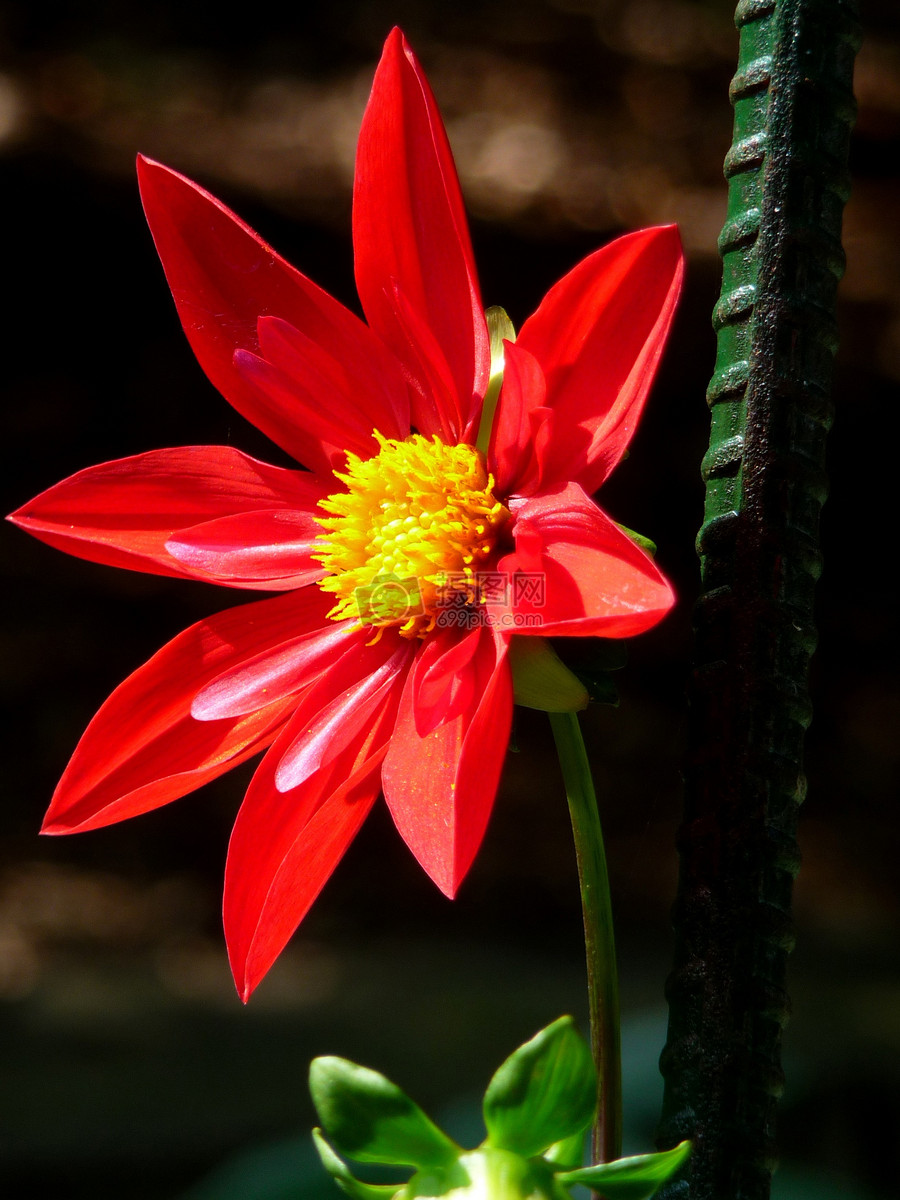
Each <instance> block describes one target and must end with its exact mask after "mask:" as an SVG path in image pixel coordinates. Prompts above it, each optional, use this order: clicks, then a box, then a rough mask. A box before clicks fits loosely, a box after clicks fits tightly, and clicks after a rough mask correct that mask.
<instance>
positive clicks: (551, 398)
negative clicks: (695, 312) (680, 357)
mask: <svg viewBox="0 0 900 1200" xmlns="http://www.w3.org/2000/svg"><path fill="white" fill-rule="evenodd" d="M681 277H682V254H681V243H680V241H679V238H678V231H677V229H676V228H675V226H674V225H668V226H663V227H660V228H657V229H644V230H641V231H640V232H638V233H630V234H627V235H626V236H625V237H621V238H619V239H618V240H617V241H615V242H612V243H611V244H610V245H608V246H605V247H604V248H603V249H602V250H598V251H597V252H596V253H595V254H592V255H590V256H589V257H588V258H586V259H584V261H583V262H581V263H579V264H578V266H577V267H575V268H574V269H573V270H572V271H570V272H569V274H568V275H566V276H565V277H564V278H563V279H561V280H560V281H559V283H557V284H556V285H555V286H554V287H552V288H551V289H550V291H549V292H548V293H547V295H546V297H545V298H544V300H543V302H542V304H541V306H540V308H539V309H538V310H537V312H536V313H535V314H534V315H533V316H531V317H529V318H528V320H527V321H526V322H525V324H524V325H523V326H522V330H521V332H520V334H519V337H518V341H517V343H516V344H517V346H518V347H520V348H521V349H524V350H528V351H529V352H530V353H531V354H533V355H534V357H535V358H536V359H537V360H538V362H539V363H540V364H541V366H542V367H543V370H544V375H545V377H546V380H547V403H548V404H549V405H550V406H551V408H552V409H553V410H554V413H555V414H556V420H557V429H558V430H562V429H564V430H565V431H566V437H565V438H562V437H560V436H557V438H556V440H555V443H554V461H553V462H552V463H551V464H550V465H549V466H548V470H547V473H546V475H545V480H544V482H545V484H547V485H552V484H557V483H565V482H567V481H568V480H570V479H574V480H576V481H577V482H578V483H580V484H581V486H582V487H583V488H584V490H585V491H586V492H588V493H591V492H594V491H596V490H597V488H598V487H599V486H600V484H601V483H603V481H604V479H606V477H607V476H608V475H609V473H610V472H611V471H612V469H613V467H614V466H615V465H616V463H617V462H618V461H619V459H620V458H621V457H622V455H623V454H624V453H625V449H626V447H627V445H628V442H629V441H630V439H631V436H632V434H633V433H634V430H635V427H636V425H637V422H638V419H639V417H640V415H641V410H642V408H643V405H644V401H645V399H646V397H647V392H648V390H649V388H650V384H651V382H652V381H653V376H654V374H655V372H656V367H657V363H658V362H659V358H660V355H661V354H662V349H663V345H664V343H665V340H666V335H667V334H668V331H669V326H670V325H671V323H672V317H673V315H674V313H675V305H676V303H677V300H678V294H679V292H680V290H681Z"/></svg>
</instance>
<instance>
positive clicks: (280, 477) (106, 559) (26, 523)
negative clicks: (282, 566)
mask: <svg viewBox="0 0 900 1200" xmlns="http://www.w3.org/2000/svg"><path fill="white" fill-rule="evenodd" d="M328 486H329V485H328V484H327V483H325V482H324V481H320V480H318V479H317V478H316V477H315V476H314V475H310V474H308V473H307V472H305V471H286V470H284V469H282V468H280V467H270V466H268V465H267V464H266V463H262V462H257V461H256V460H255V459H253V458H249V457H248V456H247V455H246V454H242V453H241V452H240V451H239V450H234V449H232V448H231V447H229V446H185V447H181V448H179V449H176V450H152V451H150V453H148V454H138V455H135V456H134V457H132V458H121V459H118V460H117V461H115V462H109V463H103V464H101V465H100V466H97V467H88V468H87V469H86V470H84V471H79V472H78V474H77V475H72V476H71V478H69V479H64V480H63V481H62V483H58V484H56V486H55V487H52V488H49V489H48V490H47V491H46V492H43V493H42V494H41V495H40V496H37V497H36V498H35V499H34V500H32V501H31V502H30V503H28V504H25V505H23V506H22V508H20V509H19V510H18V512H15V513H13V514H12V516H11V517H10V518H9V519H10V520H11V521H13V522H14V523H15V524H16V525H20V526H21V527H22V528H23V529H26V530H27V531H28V532H29V533H32V534H34V536H35V537H37V538H40V540H41V541H42V542H47V543H48V544H49V545H51V546H55V547H56V548H57V549H59V550H65V551H67V552H68V553H69V554H74V555H76V556H77V557H78V558H86V559H88V560H90V561H91V562H100V563H105V564H107V566H111V567H128V568H130V569H131V570H134V571H147V572H149V573H151V574H154V575H175V576H181V577H185V576H186V577H187V578H189V579H206V580H209V578H210V571H209V570H208V569H205V568H200V567H198V566H195V565H194V564H192V563H190V562H179V561H178V559H177V558H174V557H173V556H172V555H171V554H170V553H169V551H168V550H167V549H166V543H167V541H168V540H169V539H170V538H171V537H172V535H173V534H174V533H176V532H177V531H182V530H184V529H189V528H191V527H192V526H196V525H202V524H204V523H205V522H208V521H218V520H220V519H221V518H223V517H236V516H239V515H240V514H244V513H248V512H253V511H254V510H257V509H277V510H280V511H281V512H285V513H287V512H290V511H291V510H295V511H297V512H299V513H300V514H303V517H298V518H296V519H306V515H308V514H309V513H310V512H313V511H315V508H316V505H317V503H318V501H319V500H320V499H321V498H322V497H323V496H324V495H326V494H327V491H328ZM215 582H217V583H224V584H228V585H230V586H235V587H260V586H266V587H269V588H271V586H272V585H271V584H270V583H260V582H253V581H252V580H250V581H247V580H237V579H235V578H232V577H228V576H226V577H224V578H221V579H216V580H215Z"/></svg>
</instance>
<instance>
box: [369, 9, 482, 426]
mask: <svg viewBox="0 0 900 1200" xmlns="http://www.w3.org/2000/svg"><path fill="white" fill-rule="evenodd" d="M353 245H354V248H355V254H356V283H357V287H358V288H359V295H360V299H361V300H362V304H363V309H364V310H365V314H366V317H367V319H368V321H369V324H370V325H371V327H372V328H373V329H374V330H375V332H376V333H377V334H378V335H379V336H380V337H381V338H382V340H383V341H384V342H386V343H387V345H388V346H390V348H391V349H392V350H393V351H394V353H395V354H396V356H397V358H398V359H399V360H400V361H401V362H402V363H403V364H404V365H405V367H406V369H407V370H408V372H409V374H410V376H411V377H412V378H413V379H414V381H415V382H416V385H417V387H418V390H419V391H420V393H421V394H422V395H425V396H427V395H429V391H428V377H429V376H435V375H437V376H440V375H441V373H442V372H441V363H440V362H439V363H437V364H432V367H431V369H423V365H422V359H423V358H426V357H431V355H432V351H431V350H430V349H429V348H427V347H422V346H420V347H419V348H418V351H419V352H418V353H410V343H409V338H408V332H407V331H408V329H409V320H408V318H406V317H405V315H404V314H403V313H401V312H400V311H399V309H398V300H397V297H398V295H400V296H402V298H403V300H404V301H405V302H407V303H408V305H409V306H410V307H411V308H412V309H413V310H414V311H415V312H416V313H417V314H418V316H419V318H420V319H421V322H422V324H423V325H425V326H427V327H428V328H429V329H430V330H431V332H432V334H433V335H434V337H435V338H436V339H437V342H438V343H439V345H440V348H441V353H440V355H439V358H440V360H441V361H442V362H443V361H445V362H446V363H447V364H448V365H449V369H450V372H451V376H452V379H453V381H454V386H455V393H456V403H455V405H454V411H447V412H443V413H442V414H441V416H442V420H441V423H440V425H437V426H434V427H432V426H428V427H425V426H423V427H421V428H420V432H422V433H424V434H429V435H430V434H432V433H441V431H442V429H441V426H444V427H449V428H450V429H452V430H453V435H454V437H455V438H456V439H458V437H459V436H460V435H461V432H462V428H463V426H465V425H466V424H467V423H469V420H470V418H471V416H472V415H473V409H474V408H475V407H476V406H478V405H480V402H481V398H482V397H483V396H484V393H485V389H486V388H487V381H488V375H489V372H490V345H489V342H488V335H487V327H486V325H485V320H484V311H483V309H482V305H481V297H480V294H479V290H478V276H477V273H476V270H475V260H474V256H473V254H472V244H471V242H470V240H469V230H468V224H467V222H466V214H465V209H464V208H463V202H462V195H461V193H460V189H459V180H458V179H457V175H456V167H455V165H454V163H453V155H452V154H451V152H450V145H449V143H448V141H447V135H446V133H445V131H444V126H443V123H442V121H441V117H440V113H439V112H438V108H437V105H436V103H435V100H434V96H433V95H432V93H431V89H430V87H429V86H428V81H427V80H426V78H425V76H424V74H423V72H422V68H421V67H420V66H419V64H418V62H417V61H416V59H415V56H414V55H413V53H412V51H411V50H410V48H409V46H408V45H407V43H406V41H405V39H404V37H403V35H402V34H401V33H400V31H399V30H398V29H395V30H394V31H393V32H392V33H391V35H390V36H389V37H388V40H387V42H386V43H385V47H384V53H383V55H382V58H381V62H380V63H379V65H378V70H377V71H376V73H375V81H374V84H373V86H372V94H371V97H370V98H369V103H368V106H367V108H366V112H365V116H364V117H363V123H362V129H361V130H360V135H359V144H358V147H357V154H356V179H355V183H354V191H353ZM435 400H436V402H437V403H439V404H444V403H445V400H444V398H443V397H436V398H435ZM414 420H415V418H414ZM460 421H461V424H460Z"/></svg>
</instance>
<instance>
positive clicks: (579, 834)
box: [547, 712, 622, 1162]
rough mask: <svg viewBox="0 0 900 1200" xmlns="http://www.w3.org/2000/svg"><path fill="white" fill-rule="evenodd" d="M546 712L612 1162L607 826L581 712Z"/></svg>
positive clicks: (605, 1147)
mask: <svg viewBox="0 0 900 1200" xmlns="http://www.w3.org/2000/svg"><path fill="white" fill-rule="evenodd" d="M547 715H548V716H549V717H550V726H551V728H552V730H553V738H554V740H555V742H556V752H557V754H558V755H559V764H560V767H561V769H562V775H563V782H564V784H565V788H566V799H567V800H568V802H569V816H570V817H571V820H572V835H573V837H574V840H575V860H576V862H577V864H578V883H579V886H580V889H581V909H582V913H583V915H584V948H585V957H586V959H587V980H588V1007H589V1010H590V1022H591V1052H592V1054H593V1056H594V1063H595V1065H596V1068H597V1121H596V1124H595V1125H594V1132H593V1159H592V1161H593V1162H611V1161H612V1160H613V1159H616V1158H618V1157H619V1156H620V1155H621V1152H622V1062H621V1049H620V1042H621V1038H620V1031H619V977H618V972H617V970H616V946H615V938H614V936H613V922H612V905H611V903H610V896H609V874H608V872H607V869H606V852H605V850H604V849H603V831H602V829H601V828H600V814H599V812H598V811H597V797H596V794H595V792H594V784H593V780H592V779H591V768H590V764H589V763H588V757H587V753H586V751H585V748H584V739H583V738H582V736H581V726H580V725H579V723H578V717H577V715H576V714H575V713H568V712H567V713H548V714H547Z"/></svg>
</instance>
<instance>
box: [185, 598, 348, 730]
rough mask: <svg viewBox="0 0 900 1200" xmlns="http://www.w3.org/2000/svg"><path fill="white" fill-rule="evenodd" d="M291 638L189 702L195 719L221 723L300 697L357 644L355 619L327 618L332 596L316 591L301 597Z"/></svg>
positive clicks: (229, 672)
mask: <svg viewBox="0 0 900 1200" xmlns="http://www.w3.org/2000/svg"><path fill="white" fill-rule="evenodd" d="M301 596H302V598H303V602H304V605H305V607H304V609H303V610H302V611H300V610H298V613H297V619H296V621H295V623H294V625H293V627H292V629H291V634H292V635H293V636H289V637H286V638H284V639H283V640H282V641H280V642H277V643H273V644H272V645H271V646H269V647H266V648H265V649H263V650H261V651H260V653H258V654H256V655H254V656H252V657H250V658H244V659H241V661H240V662H238V663H236V664H235V665H233V666H229V667H227V668H226V669H225V670H224V671H222V672H221V673H220V674H218V675H216V676H215V678H214V679H211V680H209V682H208V683H206V684H205V685H204V686H203V687H202V688H200V689H199V691H198V692H197V694H196V696H195V697H194V700H193V702H192V704H191V716H192V717H194V719H195V720H197V721H223V720H226V719H228V718H230V717H242V716H244V715H246V714H247V713H252V712H256V710H257V709H258V708H261V707H262V706H264V705H266V704H272V703H274V702H275V701H276V700H281V699H283V698H285V697H287V696H296V695H297V693H298V692H300V691H302V690H303V689H304V688H305V687H308V686H309V685H310V684H311V683H312V682H313V681H314V680H316V679H318V677H319V676H320V675H321V674H322V672H323V671H328V670H330V669H331V668H332V667H334V665H335V664H336V663H338V662H340V660H341V657H342V655H343V654H344V653H345V652H346V650H347V648H348V647H349V646H353V645H355V643H356V642H357V641H358V640H359V632H360V631H359V630H357V629H354V627H353V622H352V621H341V622H337V623H335V622H333V621H329V620H328V619H327V617H326V615H325V614H326V610H327V608H328V603H329V601H328V598H326V597H325V595H324V593H322V592H320V591H319V590H318V588H308V589H306V590H305V591H304V592H303V593H301Z"/></svg>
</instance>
